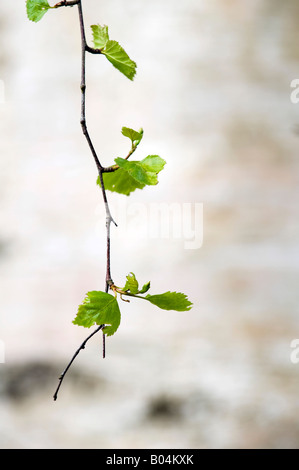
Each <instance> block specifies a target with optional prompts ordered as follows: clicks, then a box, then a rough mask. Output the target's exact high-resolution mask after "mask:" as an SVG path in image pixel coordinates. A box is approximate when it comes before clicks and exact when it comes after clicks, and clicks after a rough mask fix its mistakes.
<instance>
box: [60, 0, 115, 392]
mask: <svg viewBox="0 0 299 470" xmlns="http://www.w3.org/2000/svg"><path fill="white" fill-rule="evenodd" d="M73 5H78V13H79V23H80V34H81V85H80V88H81V118H80V124H81V127H82V131H83V134H84V136H85V138H86V140H87V143H88V146H89V148H90V150H91V153H92V156H93V158H94V161H95V163H96V166H97V169H98V173H99V178H100V183H101V189H102V196H103V201H104V204H105V210H106V236H107V251H106V257H107V266H106V279H105V281H106V282H105V291H106V292H108V290H109V288H110V286H111V285H113V281H112V278H111V268H110V225H111V222H113V223H114V224H115V225H116V223H115V221H114V220H113V218H112V216H111V212H110V209H109V205H108V200H107V195H106V190H105V186H104V181H103V173H105V172H106V169H105V168H104V167H103V166H102V165H101V163H100V160H99V158H98V156H97V153H96V151H95V148H94V146H93V143H92V140H91V138H90V135H89V133H88V130H87V125H86V115H85V101H86V80H85V70H86V60H85V56H86V52H91V53H92V54H99V53H100V50H98V49H92V48H90V47H89V46H88V45H87V43H86V36H85V27H84V19H83V11H82V1H81V0H76V1H72V2H70V1H69V2H68V1H62V2H60V3H57V4H56V5H55V8H58V7H61V6H73ZM104 326H105V325H100V326H98V327H97V328H96V329H95V331H94V332H93V333H91V334H90V335H89V336H88V337H87V338H86V339H85V340H84V341H83V343H82V344H81V346H80V347H79V348H78V349H77V351H76V352H75V354H74V355H73V357H72V359H71V361H70V362H69V364H68V365H67V367H66V368H65V370H64V371H63V372H62V374H61V375H60V377H59V384H58V387H57V389H56V391H55V393H54V395H53V398H54V400H56V399H57V395H58V391H59V389H60V387H61V384H62V381H63V379H64V377H65V375H66V373H67V371H68V370H69V368H70V367H71V365H72V363H73V362H74V360H75V358H76V357H77V355H78V354H79V352H80V351H81V349H84V348H85V345H86V343H87V341H88V340H89V339H90V338H91V337H92V336H93V335H95V334H96V333H97V332H98V331H100V330H102V329H103V328H104ZM105 349H106V346H105V334H104V332H103V358H104V357H105V354H106V351H105Z"/></svg>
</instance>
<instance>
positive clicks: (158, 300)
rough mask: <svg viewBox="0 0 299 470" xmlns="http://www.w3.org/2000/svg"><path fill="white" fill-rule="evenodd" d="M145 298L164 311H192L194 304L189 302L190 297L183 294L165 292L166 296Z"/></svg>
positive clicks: (159, 295)
mask: <svg viewBox="0 0 299 470" xmlns="http://www.w3.org/2000/svg"><path fill="white" fill-rule="evenodd" d="M144 298H145V299H146V300H148V301H149V302H151V303H152V304H154V305H156V306H157V307H159V308H162V309H163V310H176V311H178V312H184V311H186V310H190V309H191V308H192V305H193V304H192V302H190V301H189V300H188V297H187V296H186V295H185V294H182V293H181V292H165V293H164V294H158V295H149V294H148V295H146V296H145V297H144Z"/></svg>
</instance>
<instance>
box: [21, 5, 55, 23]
mask: <svg viewBox="0 0 299 470" xmlns="http://www.w3.org/2000/svg"><path fill="white" fill-rule="evenodd" d="M49 8H52V7H51V6H50V5H49V3H48V1H47V0H27V2H26V9H27V16H28V18H29V20H31V21H34V22H35V23H37V22H38V21H39V20H41V19H42V17H43V16H44V14H45V13H47V11H48V10H49Z"/></svg>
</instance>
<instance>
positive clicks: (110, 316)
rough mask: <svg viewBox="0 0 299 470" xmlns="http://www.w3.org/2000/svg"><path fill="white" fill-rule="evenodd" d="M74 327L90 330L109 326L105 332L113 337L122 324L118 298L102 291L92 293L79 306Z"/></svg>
mask: <svg viewBox="0 0 299 470" xmlns="http://www.w3.org/2000/svg"><path fill="white" fill-rule="evenodd" d="M73 323H74V325H79V326H84V327H85V328H90V327H91V326H92V325H94V324H95V323H96V324H97V325H102V324H105V325H106V324H107V325H110V326H105V328H104V329H103V332H104V333H105V334H107V336H111V335H113V334H114V333H115V332H116V330H117V329H118V327H119V324H120V310H119V306H118V303H117V300H116V298H115V297H114V296H113V295H110V294H107V293H106V292H101V291H91V292H88V293H87V294H86V297H85V299H84V301H83V302H82V304H81V305H79V308H78V312H77V316H76V318H75V319H74V321H73Z"/></svg>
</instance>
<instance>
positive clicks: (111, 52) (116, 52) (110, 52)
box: [102, 40, 137, 80]
mask: <svg viewBox="0 0 299 470" xmlns="http://www.w3.org/2000/svg"><path fill="white" fill-rule="evenodd" d="M102 54H105V56H106V57H107V59H108V60H109V62H111V64H112V65H114V67H115V68H117V69H118V70H119V71H120V72H121V73H123V74H124V75H125V76H126V77H127V78H129V79H130V80H133V78H134V76H135V73H136V67H137V65H136V63H135V62H134V61H133V60H131V59H130V57H129V56H128V54H127V53H126V51H125V50H124V49H123V48H122V47H121V46H120V45H119V44H118V42H117V41H111V40H109V41H107V43H106V45H105V48H104V49H103V50H102Z"/></svg>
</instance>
